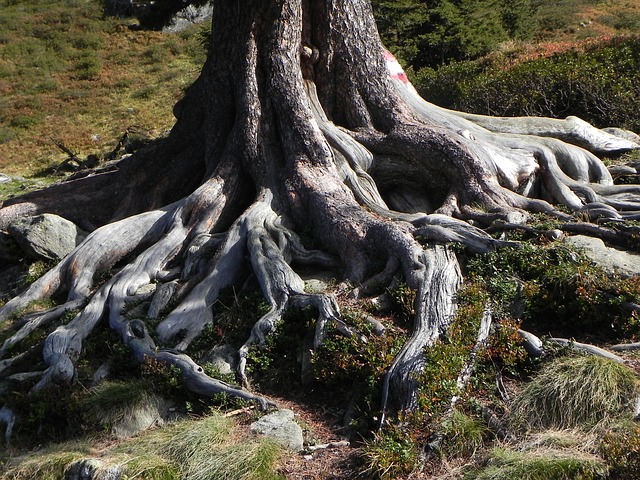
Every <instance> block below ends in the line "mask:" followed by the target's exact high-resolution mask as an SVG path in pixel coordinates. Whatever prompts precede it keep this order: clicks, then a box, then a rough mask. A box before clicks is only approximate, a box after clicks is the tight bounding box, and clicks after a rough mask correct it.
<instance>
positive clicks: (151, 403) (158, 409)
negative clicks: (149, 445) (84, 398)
mask: <svg viewBox="0 0 640 480" xmlns="http://www.w3.org/2000/svg"><path fill="white" fill-rule="evenodd" d="M170 415H171V404H170V403H169V402H167V401H166V400H165V399H164V398H162V397H160V396H158V395H150V396H149V397H147V398H145V399H143V400H141V401H140V402H138V403H137V404H135V405H128V406H125V407H124V408H123V410H122V411H119V412H116V411H113V412H109V414H108V415H107V416H106V417H104V418H102V419H101V421H102V423H103V424H104V425H105V426H108V427H109V431H110V433H111V434H112V435H114V436H115V437H117V438H129V437H132V436H134V435H136V434H138V433H140V432H143V431H145V430H147V429H149V428H151V427H154V426H158V425H163V424H164V422H165V419H167V418H169V416H170Z"/></svg>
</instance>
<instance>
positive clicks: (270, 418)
mask: <svg viewBox="0 0 640 480" xmlns="http://www.w3.org/2000/svg"><path fill="white" fill-rule="evenodd" d="M293 418H294V414H293V412H292V411H291V410H278V411H276V412H273V413H269V414H267V415H265V416H264V417H262V418H260V419H258V420H257V421H255V422H253V423H252V424H251V426H250V428H251V431H253V432H257V433H261V434H263V435H266V436H268V437H271V438H273V439H274V440H275V441H276V442H278V443H279V444H280V445H282V446H283V447H285V448H288V449H289V450H293V451H294V452H299V451H301V450H302V449H303V447H304V439H303V437H302V428H301V427H300V425H298V424H297V423H296V422H295V421H294V419H293Z"/></svg>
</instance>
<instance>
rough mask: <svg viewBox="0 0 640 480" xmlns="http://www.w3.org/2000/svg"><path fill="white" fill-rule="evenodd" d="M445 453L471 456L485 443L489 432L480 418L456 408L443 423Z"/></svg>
mask: <svg viewBox="0 0 640 480" xmlns="http://www.w3.org/2000/svg"><path fill="white" fill-rule="evenodd" d="M442 433H443V434H444V436H445V443H444V449H443V451H444V453H445V454H446V455H450V456H461V455H462V456H471V455H473V454H474V453H476V451H478V450H479V449H480V448H481V447H482V445H483V444H484V440H485V437H486V436H487V434H488V433H489V429H488V427H487V425H486V424H485V423H484V422H483V421H482V420H481V419H479V418H475V417H471V416H469V415H467V414H465V413H463V412H461V411H460V410H457V409H456V410H454V411H453V412H452V413H451V414H450V415H449V417H448V418H447V419H446V420H445V421H444V423H443V432H442Z"/></svg>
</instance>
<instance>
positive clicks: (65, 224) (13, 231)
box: [7, 213, 86, 261]
mask: <svg viewBox="0 0 640 480" xmlns="http://www.w3.org/2000/svg"><path fill="white" fill-rule="evenodd" d="M7 231H8V232H9V234H10V235H11V237H13V239H14V240H15V241H16V243H17V244H18V245H19V246H20V248H22V250H24V251H25V252H26V253H27V254H28V255H29V256H30V257H32V258H34V259H35V260H53V261H60V260H61V259H62V258H64V257H66V256H67V255H68V254H69V253H70V252H71V251H72V250H73V249H74V248H76V246H77V245H78V244H79V243H80V242H81V241H82V240H84V238H85V237H86V233H85V232H83V231H82V230H80V229H79V228H78V227H77V226H76V225H75V224H74V223H73V222H70V221H69V220H65V219H64V218H62V217H59V216H57V215H53V214H50V213H45V214H42V215H38V216H35V217H27V218H20V219H17V220H16V221H14V222H13V223H11V224H10V225H9V226H8V228H7Z"/></svg>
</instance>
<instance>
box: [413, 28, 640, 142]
mask: <svg viewBox="0 0 640 480" xmlns="http://www.w3.org/2000/svg"><path fill="white" fill-rule="evenodd" d="M414 84H415V86H416V88H417V89H418V91H419V92H420V93H421V95H422V96H423V97H424V98H426V99H428V100H430V101H432V102H434V103H436V104H438V105H441V106H444V107H447V108H453V109H457V110H463V111H468V112H474V113H480V114H488V115H498V116H523V115H533V116H548V117H566V116H569V115H574V116H578V117H580V118H582V119H584V120H586V121H588V122H590V123H593V124H595V125H596V126H598V127H606V126H611V125H616V126H621V127H624V128H628V129H630V130H639V129H640V120H639V119H638V116H637V109H636V99H637V98H638V97H639V96H640V37H638V36H627V37H617V38H612V39H605V40H600V41H599V42H592V43H588V44H585V45H582V46H581V47H580V48H578V46H576V48H574V49H571V50H567V51H563V52H560V53H556V54H552V55H544V53H543V54H542V57H541V58H535V59H531V60H526V59H523V60H517V61H515V62H514V61H513V60H512V59H510V58H508V56H505V55H500V54H496V55H493V56H491V57H488V58H485V59H482V60H478V61H475V62H458V63H451V64H450V65H447V66H443V67H442V68H439V69H438V70H433V69H422V70H420V71H418V72H417V73H416V74H415V76H414Z"/></svg>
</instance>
